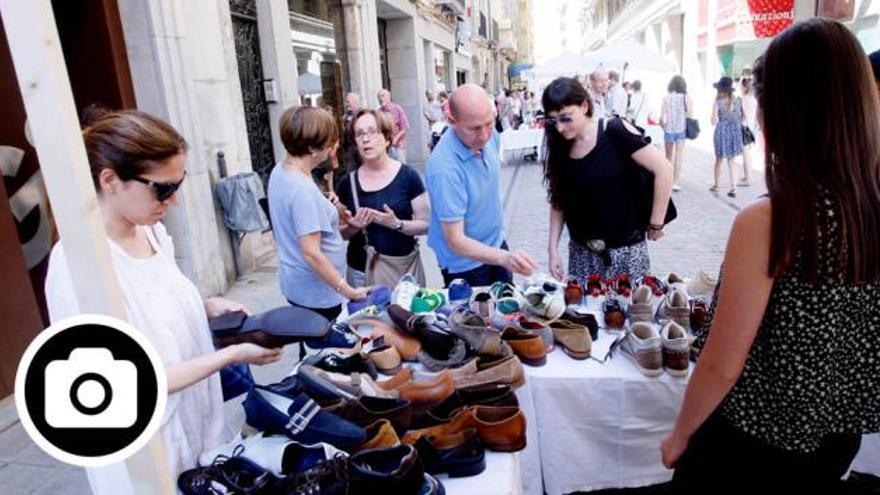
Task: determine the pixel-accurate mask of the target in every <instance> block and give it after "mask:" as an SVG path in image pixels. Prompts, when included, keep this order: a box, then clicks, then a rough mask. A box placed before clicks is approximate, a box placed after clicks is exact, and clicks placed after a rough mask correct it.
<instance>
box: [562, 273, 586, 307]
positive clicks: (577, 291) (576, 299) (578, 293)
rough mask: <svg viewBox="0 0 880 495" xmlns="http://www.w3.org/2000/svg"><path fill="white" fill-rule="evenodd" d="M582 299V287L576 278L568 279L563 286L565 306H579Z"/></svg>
mask: <svg viewBox="0 0 880 495" xmlns="http://www.w3.org/2000/svg"><path fill="white" fill-rule="evenodd" d="M583 299H584V286H583V285H581V283H580V282H579V281H578V279H577V278H576V277H572V278H570V279H568V285H566V286H565V304H580V303H581V302H582V301H583Z"/></svg>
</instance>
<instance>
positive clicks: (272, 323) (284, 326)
mask: <svg viewBox="0 0 880 495" xmlns="http://www.w3.org/2000/svg"><path fill="white" fill-rule="evenodd" d="M208 326H209V327H210V329H211V333H212V334H213V337H214V345H215V346H216V347H218V348H222V347H227V346H230V345H235V344H241V343H245V342H250V343H253V344H257V345H259V346H262V347H266V348H272V347H282V346H284V345H287V344H291V343H294V342H299V341H301V340H303V339H307V338H315V337H323V336H324V335H326V334H327V331H328V329H329V327H330V321H329V320H327V319H326V318H324V317H323V316H321V315H319V314H318V313H315V312H314V311H312V310H309V309H306V308H301V307H298V306H282V307H279V308H275V309H271V310H269V311H265V312H263V313H259V314H256V315H251V316H248V315H247V314H245V313H244V312H241V311H236V312H231V313H226V314H223V315H220V316H219V317H217V318H212V319H211V320H209V321H208Z"/></svg>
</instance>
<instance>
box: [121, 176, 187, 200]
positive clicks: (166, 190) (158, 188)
mask: <svg viewBox="0 0 880 495" xmlns="http://www.w3.org/2000/svg"><path fill="white" fill-rule="evenodd" d="M183 179H186V171H184V172H183ZM183 179H180V180H179V181H177V182H156V181H152V180H149V179H144V178H143V177H133V178H132V179H131V180H133V181H137V182H140V183H141V184H145V185H147V186H149V187H151V188H153V193H155V194H156V201H160V202H161V201H165V200H166V199H168V198H170V197H171V196H173V195H174V193H176V192H177V190H178V189H179V188H180V185H181V184H183Z"/></svg>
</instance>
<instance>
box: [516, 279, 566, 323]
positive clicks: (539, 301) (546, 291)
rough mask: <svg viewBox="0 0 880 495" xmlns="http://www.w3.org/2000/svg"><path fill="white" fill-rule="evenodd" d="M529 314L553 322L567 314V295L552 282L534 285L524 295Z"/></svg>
mask: <svg viewBox="0 0 880 495" xmlns="http://www.w3.org/2000/svg"><path fill="white" fill-rule="evenodd" d="M523 297H524V299H525V301H526V307H527V308H528V310H529V312H530V313H532V314H534V315H536V316H540V317H541V318H546V319H547V320H550V321H553V320H556V319H558V318H559V317H560V316H562V313H565V295H564V293H563V290H562V287H561V286H559V285H557V284H554V283H552V282H544V283H543V284H541V285H533V286H531V287H529V288H527V289H526V291H525V294H524V295H523Z"/></svg>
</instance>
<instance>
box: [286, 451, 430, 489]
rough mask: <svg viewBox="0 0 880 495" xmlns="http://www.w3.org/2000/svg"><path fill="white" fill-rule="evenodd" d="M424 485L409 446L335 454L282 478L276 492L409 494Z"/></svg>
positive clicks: (417, 460)
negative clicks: (328, 458)
mask: <svg viewBox="0 0 880 495" xmlns="http://www.w3.org/2000/svg"><path fill="white" fill-rule="evenodd" d="M424 484H425V468H424V465H423V464H422V461H421V459H420V458H419V455H418V453H416V450H415V449H414V448H413V447H412V446H411V445H400V446H398V447H393V448H390V449H370V450H364V451H361V452H358V453H357V454H354V455H352V456H351V457H344V456H343V455H339V456H337V457H335V458H334V459H331V460H328V461H324V462H321V463H318V465H316V466H315V467H313V468H311V469H307V470H305V471H303V472H301V473H299V474H296V475H291V476H289V477H288V478H285V479H284V480H283V481H282V482H281V485H280V486H279V488H280V489H279V490H278V493H286V494H292V495H311V494H321V495H350V494H361V493H363V494H373V493H375V494H380V493H381V494H382V495H413V494H417V493H420V490H421V488H422V486H423V485H424Z"/></svg>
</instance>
